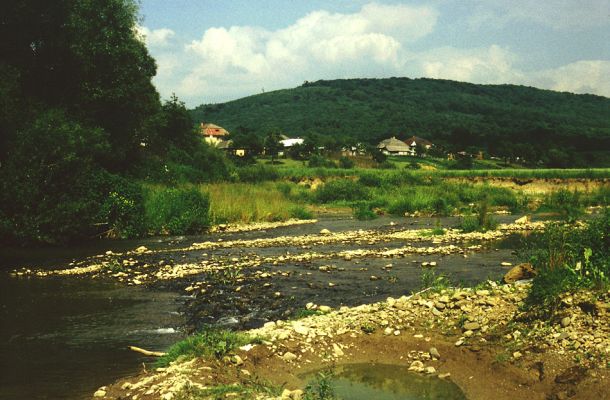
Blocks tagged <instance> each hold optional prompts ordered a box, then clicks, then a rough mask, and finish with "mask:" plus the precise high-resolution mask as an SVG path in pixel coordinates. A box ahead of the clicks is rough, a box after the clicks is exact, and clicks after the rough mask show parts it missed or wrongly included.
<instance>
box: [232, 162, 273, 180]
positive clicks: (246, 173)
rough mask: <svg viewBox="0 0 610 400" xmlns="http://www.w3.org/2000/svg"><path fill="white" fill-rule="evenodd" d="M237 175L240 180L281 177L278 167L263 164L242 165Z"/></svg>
mask: <svg viewBox="0 0 610 400" xmlns="http://www.w3.org/2000/svg"><path fill="white" fill-rule="evenodd" d="M237 175H238V179H239V181H240V182H263V181H275V180H278V179H279V178H280V174H279V172H278V171H277V169H276V168H273V167H270V166H267V165H262V164H257V165H252V166H247V167H241V168H239V169H237Z"/></svg>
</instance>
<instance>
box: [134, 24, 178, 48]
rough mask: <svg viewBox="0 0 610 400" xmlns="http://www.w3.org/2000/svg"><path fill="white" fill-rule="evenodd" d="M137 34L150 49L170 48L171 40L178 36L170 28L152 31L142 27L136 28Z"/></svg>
mask: <svg viewBox="0 0 610 400" xmlns="http://www.w3.org/2000/svg"><path fill="white" fill-rule="evenodd" d="M136 32H137V33H138V34H139V35H140V37H141V38H142V40H143V41H144V43H146V45H147V46H149V47H164V46H168V45H169V44H170V40H171V39H172V38H173V37H174V36H175V35H176V33H175V32H174V31H173V30H171V29H168V28H161V29H153V30H151V29H149V28H147V27H145V26H141V25H137V26H136Z"/></svg>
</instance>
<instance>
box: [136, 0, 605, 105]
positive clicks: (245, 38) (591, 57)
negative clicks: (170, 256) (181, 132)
mask: <svg viewBox="0 0 610 400" xmlns="http://www.w3.org/2000/svg"><path fill="white" fill-rule="evenodd" d="M140 14H141V21H140V27H139V31H140V33H141V34H142V38H143V40H144V41H145V42H146V44H147V46H148V48H149V50H150V53H151V54H152V55H153V57H155V59H156V60H157V64H158V73H157V76H156V77H155V79H154V82H155V84H156V86H157V88H158V90H159V92H160V93H161V95H162V96H163V97H164V98H168V97H169V96H170V95H171V93H176V94H177V95H178V97H179V98H181V99H182V100H184V101H185V102H186V103H187V105H188V106H190V107H194V106H196V105H199V104H201V103H216V102H224V101H228V100H232V99H236V98H240V97H244V96H248V95H252V94H256V93H260V92H261V91H262V90H263V89H264V90H265V91H270V90H275V89H282V88H288V87H294V86H297V85H300V84H301V83H302V82H303V81H305V80H309V81H314V80H318V79H338V78H357V77H367V78H384V77H391V76H407V77H411V78H418V77H430V78H442V79H453V80H459V81H467V82H473V83H493V84H501V83H513V84H521V85H529V86H535V87H540V88H545V89H553V90H559V91H569V92H575V93H593V94H598V95H603V96H607V97H610V0H580V1H577V0H545V1H540V0H535V1H533V0H428V1H397V0H385V1H384V0H380V1H375V2H373V1H360V0H335V1H329V0H308V1H305V0H292V1H279V0H260V1H255V0H251V1H243V0H240V1H238V0H223V1H218V0H214V1H211V0H203V1H188V0H172V1H167V0H142V1H141V9H140Z"/></svg>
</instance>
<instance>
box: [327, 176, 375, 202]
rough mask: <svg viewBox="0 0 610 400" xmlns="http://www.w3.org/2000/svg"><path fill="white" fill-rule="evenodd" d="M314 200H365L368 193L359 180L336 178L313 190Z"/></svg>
mask: <svg viewBox="0 0 610 400" xmlns="http://www.w3.org/2000/svg"><path fill="white" fill-rule="evenodd" d="M315 197H316V200H317V201H318V202H320V203H330V202H333V201H358V200H367V199H368V198H369V197H370V193H369V191H368V190H367V188H366V187H364V186H363V185H361V184H360V183H359V182H354V181H352V180H349V179H336V180H334V181H330V182H327V183H325V184H324V185H322V186H320V187H319V188H318V189H317V190H316V192H315Z"/></svg>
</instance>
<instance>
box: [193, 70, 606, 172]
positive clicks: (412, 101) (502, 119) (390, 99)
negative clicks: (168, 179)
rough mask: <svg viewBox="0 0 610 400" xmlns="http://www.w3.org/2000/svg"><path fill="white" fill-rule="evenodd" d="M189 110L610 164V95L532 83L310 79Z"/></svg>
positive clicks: (228, 121)
mask: <svg viewBox="0 0 610 400" xmlns="http://www.w3.org/2000/svg"><path fill="white" fill-rule="evenodd" d="M191 115H192V116H193V120H194V121H196V122H198V121H208V122H213V123H216V124H219V125H222V126H223V127H225V128H226V129H228V130H229V131H230V132H253V133H256V134H258V135H265V134H267V133H269V132H270V131H278V132H281V133H284V134H286V135H288V136H307V135H308V134H319V135H323V136H327V137H333V138H335V139H336V140H338V141H340V142H341V141H343V142H349V141H350V139H352V140H353V139H355V140H358V141H363V142H368V143H372V144H374V143H377V142H378V141H380V140H381V139H385V138H388V137H391V136H396V137H397V138H401V139H406V138H408V137H410V136H412V135H417V136H421V137H423V138H427V139H430V140H432V141H433V142H434V143H435V144H437V145H440V146H442V147H443V148H445V149H446V150H448V151H463V150H465V151H470V152H472V153H475V152H477V151H479V150H483V151H484V152H486V153H487V154H488V155H492V156H498V157H504V158H511V159H516V157H519V158H520V159H525V160H526V161H527V162H528V163H529V164H531V165H537V164H543V165H546V166H552V167H577V166H578V167H588V166H608V165H610V99H608V98H605V97H600V96H594V95H576V94H571V93H558V92H553V91H550V90H540V89H535V88H532V87H524V86H515V85H476V84H470V83H463V82H455V81H447V80H435V79H408V78H389V79H348V80H332V81H317V82H305V83H304V84H303V85H302V86H299V87H297V88H294V89H286V90H278V91H274V92H268V93H263V94H258V95H254V96H250V97H246V98H243V99H239V100H235V101H230V102H227V103H223V104H209V105H201V106H199V107H197V108H195V109H194V110H191Z"/></svg>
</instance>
